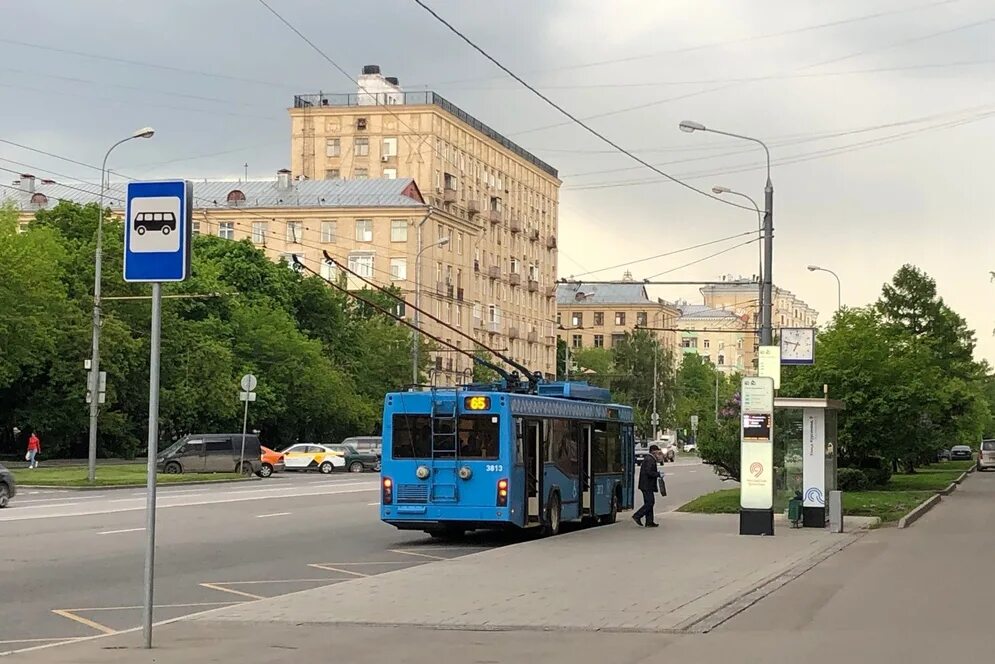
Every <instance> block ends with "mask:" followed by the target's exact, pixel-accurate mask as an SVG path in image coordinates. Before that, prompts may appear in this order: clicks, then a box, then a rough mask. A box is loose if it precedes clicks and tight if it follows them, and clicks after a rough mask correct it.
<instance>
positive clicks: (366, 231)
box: [356, 219, 373, 242]
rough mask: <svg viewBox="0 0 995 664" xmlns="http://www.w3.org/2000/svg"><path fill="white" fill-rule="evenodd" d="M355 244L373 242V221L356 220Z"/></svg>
mask: <svg viewBox="0 0 995 664" xmlns="http://www.w3.org/2000/svg"><path fill="white" fill-rule="evenodd" d="M356 242H373V220H372V219H357V220H356Z"/></svg>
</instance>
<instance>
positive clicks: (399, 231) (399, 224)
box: [390, 219, 408, 242]
mask: <svg viewBox="0 0 995 664" xmlns="http://www.w3.org/2000/svg"><path fill="white" fill-rule="evenodd" d="M390 241H391V242H407V241H408V222H407V220H405V219H391V220H390Z"/></svg>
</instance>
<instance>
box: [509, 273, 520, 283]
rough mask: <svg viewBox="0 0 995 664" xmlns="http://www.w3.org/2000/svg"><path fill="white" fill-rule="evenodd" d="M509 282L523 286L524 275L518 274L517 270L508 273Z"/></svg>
mask: <svg viewBox="0 0 995 664" xmlns="http://www.w3.org/2000/svg"><path fill="white" fill-rule="evenodd" d="M508 283H509V284H511V285H512V286H521V285H522V275H520V274H518V273H517V272H512V273H511V274H509V275H508Z"/></svg>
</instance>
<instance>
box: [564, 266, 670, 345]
mask: <svg viewBox="0 0 995 664" xmlns="http://www.w3.org/2000/svg"><path fill="white" fill-rule="evenodd" d="M556 304H557V308H558V312H557V316H558V323H559V325H558V329H559V332H558V334H559V336H560V338H562V339H563V340H564V342H566V344H567V345H568V346H569V347H570V348H572V349H578V348H612V347H614V346H615V344H617V343H618V342H619V341H620V340H621V339H622V338H623V337H624V336H625V334H626V333H627V332H632V331H633V330H635V329H637V328H640V327H646V328H664V329H659V330H653V334H655V335H656V336H657V338H658V339H659V340H660V344H661V346H663V347H664V348H666V349H667V350H670V351H671V352H673V351H675V349H676V341H677V335H676V332H675V329H676V327H677V319H678V317H679V316H680V310H678V309H677V307H675V306H674V305H673V304H671V303H669V302H666V301H664V300H659V299H657V300H654V299H651V298H650V297H649V295H648V294H647V292H646V287H645V286H643V285H642V284H639V283H621V284H619V283H615V284H585V283H583V282H570V283H563V284H560V285H559V286H558V288H557V294H556Z"/></svg>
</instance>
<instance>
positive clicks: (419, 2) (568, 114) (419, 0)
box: [259, 0, 753, 211]
mask: <svg viewBox="0 0 995 664" xmlns="http://www.w3.org/2000/svg"><path fill="white" fill-rule="evenodd" d="M259 1H260V2H263V0H259ZM414 2H415V4H417V5H418V6H419V7H421V8H422V9H424V10H425V11H426V12H428V13H429V14H431V15H432V16H433V17H434V18H435V19H436V20H437V21H439V22H440V23H441V24H442V25H444V26H446V28H448V29H449V31H450V32H452V33H453V34H454V35H456V36H457V37H459V38H460V39H461V40H463V41H464V42H466V43H467V44H468V45H469V46H470V47H471V48H472V49H473V50H475V51H477V52H478V53H480V54H481V55H482V56H484V57H485V58H487V59H488V60H490V61H491V63H493V64H494V65H495V66H496V67H498V68H499V69H501V71H503V72H504V73H506V74H508V76H511V77H512V78H513V79H515V80H516V81H518V82H519V83H521V84H522V85H523V86H525V87H526V88H528V89H529V90H530V91H532V93H533V94H535V95H536V96H537V97H539V98H540V99H542V100H543V101H544V102H546V103H547V104H549V105H550V106H552V107H553V108H554V109H556V110H557V111H559V112H560V113H561V114H562V115H564V116H566V117H567V118H569V119H570V120H571V121H572V122H574V123H575V124H577V125H578V126H580V127H582V128H583V129H585V130H586V131H587V132H588V133H590V134H592V135H593V136H595V137H597V138H598V139H600V140H602V141H603V142H605V143H607V144H608V145H610V146H612V147H613V148H615V149H616V150H618V151H619V152H621V153H622V154H624V155H626V156H628V157H629V158H630V159H632V160H634V161H636V162H638V163H639V164H642V165H643V166H645V167H646V168H648V169H650V170H651V171H653V172H654V173H656V174H657V175H661V176H663V177H665V178H667V179H668V180H670V181H671V182H673V183H674V184H678V185H680V186H682V187H684V188H685V189H688V190H690V191H693V192H695V193H697V194H699V195H701V196H705V197H706V198H711V199H712V200H715V201H718V202H720V203H722V204H723V205H730V206H732V207H736V208H740V209H743V210H751V211H752V210H753V208H749V207H747V206H745V205H740V204H739V203H733V202H731V201H728V200H725V199H723V198H720V197H719V196H716V195H715V194H712V193H710V192H708V191H705V190H704V189H698V188H697V187H695V186H694V185H692V184H688V183H687V182H683V181H682V180H679V179H677V178H675V177H674V176H672V175H670V174H669V173H666V172H664V171H662V170H660V169H659V168H657V167H656V166H653V165H652V164H650V163H649V162H648V161H646V160H645V159H642V158H641V157H638V156H637V155H635V154H633V153H632V152H630V151H628V150H626V149H625V148H623V147H622V146H621V145H619V144H618V143H616V142H615V141H613V140H611V139H610V138H608V137H607V136H605V135H604V134H602V133H600V132H599V131H597V130H596V129H594V128H593V127H591V126H590V125H588V124H586V123H585V122H584V121H583V120H581V119H579V118H578V117H577V116H575V115H574V114H572V113H571V112H570V111H568V110H566V109H565V108H563V107H562V106H560V105H559V104H557V103H556V102H555V101H553V100H552V99H550V98H549V97H547V96H546V95H544V94H543V93H542V92H540V91H539V90H538V89H536V88H535V87H534V86H532V85H531V84H529V83H528V82H526V81H525V80H524V79H523V78H521V77H520V76H518V75H517V74H515V72H513V71H511V70H510V69H508V67H506V66H505V65H503V64H502V63H501V62H499V61H498V60H497V59H496V58H494V57H493V56H492V55H490V54H489V53H488V52H487V51H485V50H484V49H482V48H481V47H480V46H477V44H476V43H474V42H473V40H471V39H470V38H469V37H467V36H466V35H465V34H463V33H462V32H460V31H459V30H458V29H457V28H456V27H455V26H453V25H452V24H451V23H449V22H448V21H447V20H446V19H444V18H443V17H442V16H440V15H439V14H437V13H436V12H435V10H433V9H432V8H431V7H429V6H428V5H426V4H425V3H424V2H422V0H414ZM264 4H265V3H264Z"/></svg>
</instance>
